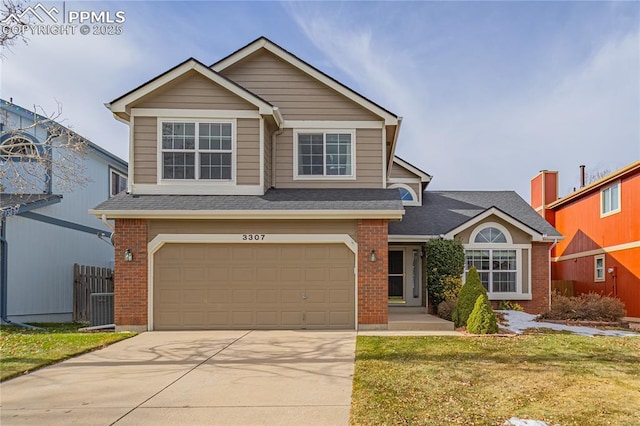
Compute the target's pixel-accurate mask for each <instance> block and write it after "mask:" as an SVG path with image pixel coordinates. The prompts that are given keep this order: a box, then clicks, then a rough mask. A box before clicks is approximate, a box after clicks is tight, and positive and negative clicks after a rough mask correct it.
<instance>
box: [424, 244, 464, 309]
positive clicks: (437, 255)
mask: <svg viewBox="0 0 640 426" xmlns="http://www.w3.org/2000/svg"><path fill="white" fill-rule="evenodd" d="M426 250H427V257H426V266H425V270H426V276H427V290H428V292H429V300H430V301H431V303H432V304H433V306H438V305H439V304H440V302H442V301H444V300H447V299H455V298H456V297H457V296H458V291H459V290H460V287H461V285H462V279H461V278H460V277H461V276H462V273H463V272H464V248H463V247H462V243H461V242H460V241H458V240H443V239H436V240H429V241H428V242H427V243H426Z"/></svg>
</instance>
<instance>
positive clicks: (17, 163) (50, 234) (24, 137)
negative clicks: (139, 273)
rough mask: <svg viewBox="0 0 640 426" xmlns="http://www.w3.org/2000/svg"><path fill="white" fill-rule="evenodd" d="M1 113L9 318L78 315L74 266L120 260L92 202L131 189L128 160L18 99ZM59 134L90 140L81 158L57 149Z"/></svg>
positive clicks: (1, 209)
mask: <svg viewBox="0 0 640 426" xmlns="http://www.w3.org/2000/svg"><path fill="white" fill-rule="evenodd" d="M0 112H1V114H2V115H1V120H0V127H1V129H0V187H2V191H1V193H0V219H1V225H0V228H1V231H2V232H1V238H0V240H1V244H2V245H1V247H0V257H1V260H2V267H0V270H2V273H1V274H0V289H2V291H0V294H1V298H2V300H1V301H0V305H1V306H2V315H1V316H2V320H3V321H4V320H7V319H8V320H11V321H17V322H34V321H35V322H52V321H54V322H56V321H71V320H72V315H73V285H74V284H73V280H74V276H73V265H74V264H75V263H78V264H81V265H90V266H98V267H112V266H113V255H114V251H113V250H114V249H113V246H112V245H111V243H110V241H109V236H110V235H111V230H110V229H109V227H108V226H107V225H105V224H104V223H103V222H102V221H100V220H99V219H96V218H95V217H94V216H91V215H89V214H87V209H89V208H90V207H93V206H95V205H96V204H97V203H100V202H102V201H104V200H107V199H108V198H109V197H110V196H113V195H116V194H117V193H119V192H120V191H122V190H124V189H125V188H126V185H127V168H128V165H127V163H126V162H125V161H124V160H122V159H120V158H118V157H117V156H115V155H113V154H112V153H110V152H108V151H106V150H105V149H103V148H101V147H99V146H98V145H96V144H94V143H92V142H90V141H88V140H86V139H84V138H82V137H81V136H79V135H77V134H75V133H73V132H71V131H70V130H68V129H66V128H65V127H64V126H62V125H61V124H59V123H57V122H55V121H54V120H53V119H51V118H48V117H44V116H42V115H40V114H37V113H36V112H34V111H31V110H28V109H26V108H23V107H21V106H19V105H16V104H14V103H13V102H10V101H5V100H1V101H0ZM53 128H55V129H57V130H56V131H55V132H52V129H53ZM59 129H62V130H63V132H61V133H59V132H58V130H59ZM58 134H60V136H59V137H61V138H64V137H72V138H78V141H80V140H81V141H82V146H83V147H84V148H85V149H84V150H83V152H82V153H80V155H79V156H78V157H77V159H76V160H77V163H76V162H75V161H74V162H73V163H71V162H68V161H66V160H65V158H66V159H68V158H69V157H70V156H69V155H68V154H67V153H61V152H60V151H59V150H58V149H57V148H56V147H58V146H60V145H61V144H58V143H57V142H56V143H53V136H54V135H58ZM56 137H58V136H56ZM65 143H66V142H64V141H63V142H62V144H65ZM47 150H48V151H49V152H47ZM47 156H49V157H50V158H51V159H52V160H51V161H49V160H47ZM43 157H44V158H43ZM76 166H78V168H79V169H74V167H76ZM72 174H73V176H75V179H73V180H74V182H70V180H71V179H69V177H70V176H71V175H72ZM14 176H20V177H19V178H18V179H17V182H16V179H13V177H14ZM76 180H77V181H82V182H84V183H85V185H84V186H78V185H77V184H76V182H75V181H76ZM72 183H73V184H72Z"/></svg>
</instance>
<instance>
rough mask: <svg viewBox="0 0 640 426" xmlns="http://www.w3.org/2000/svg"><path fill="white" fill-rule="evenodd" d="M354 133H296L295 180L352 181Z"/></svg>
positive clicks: (353, 175) (353, 174)
mask: <svg viewBox="0 0 640 426" xmlns="http://www.w3.org/2000/svg"><path fill="white" fill-rule="evenodd" d="M354 142H355V132H351V131H335V132H316V131H308V132H307V131H305V132H296V133H295V141H294V144H295V148H296V156H295V158H296V166H295V172H296V173H295V177H297V178H303V179H304V178H314V179H317V178H321V179H323V178H353V177H355V173H354V171H355V165H354V158H355V156H354Z"/></svg>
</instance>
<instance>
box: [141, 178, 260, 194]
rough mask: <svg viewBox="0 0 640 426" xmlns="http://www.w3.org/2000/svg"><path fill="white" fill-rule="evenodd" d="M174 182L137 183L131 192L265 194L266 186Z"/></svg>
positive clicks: (232, 183)
mask: <svg viewBox="0 0 640 426" xmlns="http://www.w3.org/2000/svg"><path fill="white" fill-rule="evenodd" d="M173 182H174V181H173ZM173 182H172V183H168V182H166V181H165V182H161V183H159V184H148V183H147V184H135V185H133V186H132V188H131V191H130V192H132V193H134V194H149V195H162V194H164V195H264V187H261V186H260V185H236V184H235V183H234V182H218V183H216V184H215V185H212V184H211V182H209V181H188V183H187V182H185V183H173Z"/></svg>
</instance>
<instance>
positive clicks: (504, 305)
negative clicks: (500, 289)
mask: <svg viewBox="0 0 640 426" xmlns="http://www.w3.org/2000/svg"><path fill="white" fill-rule="evenodd" d="M498 310H500V311H519V312H523V311H524V308H523V307H522V306H520V304H519V303H516V302H512V301H510V300H501V301H500V304H499V305H498Z"/></svg>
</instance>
